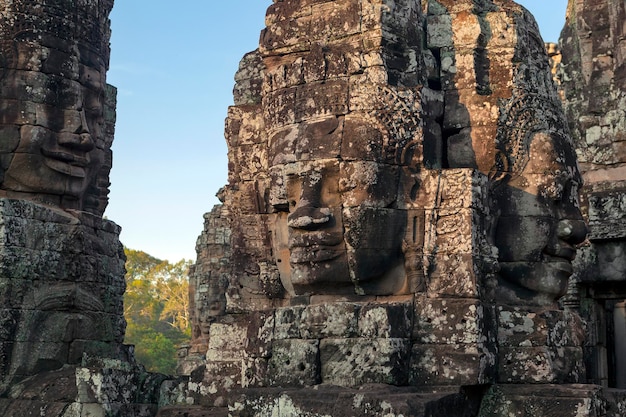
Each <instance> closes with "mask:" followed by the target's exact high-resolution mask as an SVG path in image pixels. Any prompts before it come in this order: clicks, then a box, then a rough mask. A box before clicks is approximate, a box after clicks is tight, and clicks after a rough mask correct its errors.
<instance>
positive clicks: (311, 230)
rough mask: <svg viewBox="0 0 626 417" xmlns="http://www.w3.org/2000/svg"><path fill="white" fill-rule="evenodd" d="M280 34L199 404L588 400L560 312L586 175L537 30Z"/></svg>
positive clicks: (220, 235)
mask: <svg viewBox="0 0 626 417" xmlns="http://www.w3.org/2000/svg"><path fill="white" fill-rule="evenodd" d="M266 24H267V27H266V29H265V30H264V31H263V33H262V35H261V41H260V46H259V49H258V50H257V51H254V52H252V53H250V54H248V55H246V56H245V57H244V59H243V60H242V62H241V66H240V69H239V72H238V74H237V75H236V77H235V79H236V87H235V98H236V101H235V106H233V107H231V108H230V110H229V115H228V119H227V122H226V138H227V141H228V145H229V162H230V164H229V184H228V185H227V186H226V187H225V188H224V189H223V190H222V191H221V192H220V199H221V200H222V202H223V205H221V206H219V207H216V208H215V209H214V210H213V212H212V213H211V214H209V215H207V217H206V228H205V231H204V232H203V234H202V235H201V237H200V240H199V245H198V254H199V255H198V262H197V263H196V266H195V271H194V272H193V274H192V280H195V284H193V286H194V289H192V294H193V296H194V300H196V303H197V304H196V306H195V310H194V311H195V313H194V314H195V315H196V316H195V317H196V318H195V319H194V323H195V326H196V327H195V328H194V340H193V341H192V347H191V349H190V351H191V352H193V354H192V355H190V356H189V360H188V361H185V360H183V361H182V367H183V368H184V369H188V371H186V372H188V373H190V374H191V380H192V382H190V384H189V385H188V386H185V385H184V384H182V385H180V386H178V387H177V388H176V390H177V392H180V397H183V398H193V401H196V403H195V404H198V402H197V401H201V402H202V403H203V404H207V405H210V406H211V407H215V406H218V405H219V404H222V403H223V402H224V401H227V402H228V403H229V407H230V410H231V412H233V413H244V414H245V413H252V414H254V413H261V414H262V413H274V414H278V415H289V413H290V412H291V413H297V414H300V415H334V414H333V413H336V412H338V411H337V410H333V408H332V407H330V408H328V407H327V406H328V404H327V403H326V402H323V401H321V402H320V401H318V400H316V399H315V398H314V397H315V396H314V395H313V393H314V392H315V391H316V390H318V389H322V387H325V386H327V385H329V384H331V385H333V386H337V387H341V388H337V389H338V391H337V392H338V395H339V396H340V397H341V396H342V395H344V396H345V398H344V397H342V398H343V399H342V400H341V401H343V403H342V404H347V401H348V398H351V397H350V395H351V394H348V392H349V390H350V389H351V388H356V387H362V386H364V385H366V384H385V385H383V386H385V387H386V388H384V389H387V390H388V389H390V386H391V385H397V386H414V387H429V389H430V390H435V388H434V387H440V386H447V387H449V389H450V390H452V391H455V390H456V391H457V392H458V387H459V386H462V385H463V386H479V385H484V384H494V383H498V382H504V383H533V384H534V383H551V382H559V383H566V382H577V381H580V380H582V379H583V378H584V377H583V374H584V370H583V364H582V352H583V349H582V343H583V341H582V338H581V336H580V335H581V334H582V330H581V326H582V324H581V322H580V320H577V316H576V314H575V313H571V314H570V313H568V314H569V315H566V316H564V315H563V312H562V311H560V310H558V307H557V306H556V302H555V301H556V299H557V298H559V297H560V296H561V295H563V294H564V293H565V290H566V288H567V280H568V277H569V275H570V274H571V272H572V267H571V261H572V259H573V257H574V252H575V251H574V249H573V246H574V245H576V244H578V243H579V242H581V241H582V240H584V238H585V236H586V231H587V229H586V227H585V225H584V224H583V222H582V217H581V214H580V210H579V206H578V195H577V186H578V185H579V184H580V182H581V175H580V173H579V171H578V167H577V164H576V155H575V152H574V148H573V143H572V140H571V138H570V136H569V131H568V126H567V122H566V120H565V117H564V113H563V111H562V108H561V103H560V100H559V96H558V95H557V92H556V89H555V87H554V84H553V81H552V68H553V66H554V65H553V64H551V63H550V61H549V57H548V54H547V53H546V51H545V49H544V44H543V41H542V40H541V37H540V35H539V32H538V29H537V26H536V23H535V22H534V19H533V18H532V16H531V15H530V14H529V13H528V12H527V11H526V10H525V9H523V8H522V7H520V6H518V5H517V4H515V3H513V2H508V1H507V2H503V1H481V2H475V1H454V2H453V1H443V0H441V1H434V0H432V1H424V2H416V1H410V0H402V1H399V2H393V3H391V2H386V1H377V0H374V1H359V2H349V1H343V0H342V1H321V2H320V1H314V2H297V1H279V2H275V3H274V4H273V5H271V6H270V7H269V9H268V12H267V17H266ZM260 317H262V319H261V320H259V318H260ZM518 322H519V323H518ZM251 323H254V324H252V325H251ZM511 326H512V327H511ZM255 328H256V329H257V331H256V332H255V331H254V329H255ZM224 329H229V331H228V332H227V334H226V332H225V331H224ZM244 334H246V335H247V340H246V345H245V346H242V345H241V343H240V342H239V339H240V336H239V335H244ZM500 339H501V340H500ZM229 340H230V341H231V342H229V343H227V341H229ZM215 347H218V348H215ZM498 349H500V350H498ZM533 349H534V350H533ZM531 350H532V352H531ZM202 355H204V357H203V356H202ZM216 355H217V356H216ZM538 357H541V358H543V360H542V361H539V363H535V362H532V360H533V359H534V358H538ZM204 358H206V364H203V363H202V361H203V359H204ZM507 361H508V362H507ZM226 363H227V364H228V366H225V364H226ZM198 364H200V365H201V366H200V367H199V368H198V370H199V371H198V372H195V371H193V370H192V369H193V367H194V366H198ZM507 364H510V365H507ZM531 365H532V366H531ZM220 366H224V368H223V369H224V370H223V371H222V375H221V376H220V375H219V372H218V373H217V374H216V373H214V372H211V373H204V372H202V371H200V370H202V369H205V367H206V369H209V368H210V369H212V370H213V371H216V370H218V369H220V368H219V367H220ZM238 372H240V375H242V377H241V378H240V379H238V377H237V375H239V373H238ZM277 386H281V387H284V388H287V387H290V388H297V389H299V390H301V391H294V392H297V393H302V394H301V395H303V396H305V397H307V398H305V399H304V400H298V401H295V400H294V397H293V396H292V394H289V395H283V393H280V394H279V393H276V392H275V391H272V390H271V387H277ZM263 387H266V388H265V390H264V389H263ZM311 387H312V388H311ZM251 390H252V391H251ZM254 390H258V391H254ZM253 391H254V392H258V394H254V395H252V396H249V397H245V398H246V399H242V400H240V401H235V402H233V398H235V397H236V396H237V395H239V394H241V393H243V395H244V396H245V395H248V394H249V393H251V392H253ZM389 392H391V391H389ZM188 393H191V394H188ZM263 393H266V395H268V396H267V397H265V396H263V395H264V394H263ZM256 395H258V396H256ZM478 397H480V394H478ZM198 398H200V399H198ZM338 401H339V400H338ZM355 401H356V397H355ZM418 402H419V401H418ZM422 405H423V404H422ZM355 407H356V406H355ZM359 407H360V406H359ZM359 407H357V408H354V409H353V412H356V411H354V410H357V409H358V410H360V408H359ZM415 407H416V408H415V409H414V410H412V409H411V408H410V406H409V408H408V409H404V408H398V409H397V410H396V409H395V408H394V407H391V408H389V409H385V410H386V411H385V410H383V409H382V408H381V409H378V408H376V411H374V409H372V410H371V412H372V413H373V414H374V415H384V414H380V413H384V412H387V413H388V414H389V415H396V414H394V413H404V412H405V411H406V412H407V413H408V414H406V415H422V414H419V413H421V412H423V411H424V409H423V408H421V409H420V408H419V407H420V406H417V405H415ZM286 410H291V411H286ZM294 410H297V411H294ZM400 410H403V411H400ZM418 410H421V411H418ZM412 412H415V414H411V413H412ZM377 413H378V414H377ZM434 415H436V414H434ZM446 415H447V414H446Z"/></svg>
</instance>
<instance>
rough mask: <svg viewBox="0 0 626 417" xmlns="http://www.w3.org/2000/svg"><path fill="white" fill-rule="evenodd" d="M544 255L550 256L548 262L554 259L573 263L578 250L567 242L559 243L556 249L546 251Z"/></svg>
mask: <svg viewBox="0 0 626 417" xmlns="http://www.w3.org/2000/svg"><path fill="white" fill-rule="evenodd" d="M544 254H545V255H547V256H548V258H549V259H548V260H550V258H554V259H556V260H557V261H558V260H559V259H561V260H567V261H568V262H571V261H573V260H574V258H576V248H574V247H573V246H572V245H570V244H568V243H566V242H563V241H559V243H558V244H557V245H556V247H554V248H550V249H547V250H544Z"/></svg>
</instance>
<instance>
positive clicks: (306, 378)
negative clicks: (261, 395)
mask: <svg viewBox="0 0 626 417" xmlns="http://www.w3.org/2000/svg"><path fill="white" fill-rule="evenodd" d="M268 380H269V384H270V385H272V386H283V387H304V386H311V385H315V384H319V383H320V365H319V341H318V340H305V339H287V340H277V341H275V342H274V346H273V348H272V357H271V358H270V360H269V364H268Z"/></svg>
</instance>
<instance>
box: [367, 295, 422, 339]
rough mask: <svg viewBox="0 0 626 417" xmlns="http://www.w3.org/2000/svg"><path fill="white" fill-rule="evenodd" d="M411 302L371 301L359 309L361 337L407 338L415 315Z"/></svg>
mask: <svg viewBox="0 0 626 417" xmlns="http://www.w3.org/2000/svg"><path fill="white" fill-rule="evenodd" d="M411 310H412V306H411V304H409V303H390V304H387V303H380V304H378V303H371V304H365V305H364V306H362V307H361V309H360V311H359V319H358V323H359V337H363V338H400V339H402V338H406V337H407V335H409V334H410V332H411V320H412V317H413V312H412V311H411Z"/></svg>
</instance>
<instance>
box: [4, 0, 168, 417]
mask: <svg viewBox="0 0 626 417" xmlns="http://www.w3.org/2000/svg"><path fill="white" fill-rule="evenodd" d="M112 7H113V1H112V0H111V1H108V0H101V1H80V2H73V1H58V0H44V1H37V2H32V1H20V0H17V1H4V2H0V414H2V415H3V416H22V415H30V414H33V415H34V414H37V415H44V414H45V415H46V416H55V417H57V416H61V415H64V416H65V415H68V413H73V414H72V415H84V414H90V415H92V414H93V415H96V414H97V415H105V413H106V414H107V415H111V416H131V415H137V416H139V415H145V416H146V415H154V414H155V412H156V411H155V409H156V406H155V405H154V403H155V402H156V397H154V392H155V389H158V387H156V388H155V387H154V386H152V387H150V389H144V387H143V386H142V382H141V381H143V380H144V379H145V378H148V380H153V382H154V383H155V385H158V383H159V382H160V381H156V382H155V381H154V379H155V378H154V377H153V376H148V375H146V374H145V371H142V370H141V369H140V368H138V367H137V365H136V364H135V363H134V358H133V355H132V349H130V348H129V347H127V346H125V345H124V344H123V340H124V331H125V327H126V322H125V320H124V316H123V311H124V309H123V304H122V297H123V294H124V289H125V281H124V273H125V271H124V252H123V248H122V244H121V243H120V241H119V233H120V228H119V226H117V225H116V224H114V223H113V222H111V221H108V220H106V219H103V218H102V214H103V212H104V209H105V207H106V204H107V194H108V186H109V182H108V175H109V170H110V168H111V150H110V147H111V142H112V140H113V128H114V126H113V125H114V122H115V89H114V88H113V87H111V86H108V85H106V79H105V72H106V70H107V66H108V59H109V21H108V15H109V12H110V11H111V8H112ZM156 379H159V378H156ZM113 381H114V382H113ZM142 392H145V394H143V393H142ZM44 393H45V394H44ZM150 396H153V397H152V398H150ZM131 402H137V403H141V402H145V403H146V404H131Z"/></svg>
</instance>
